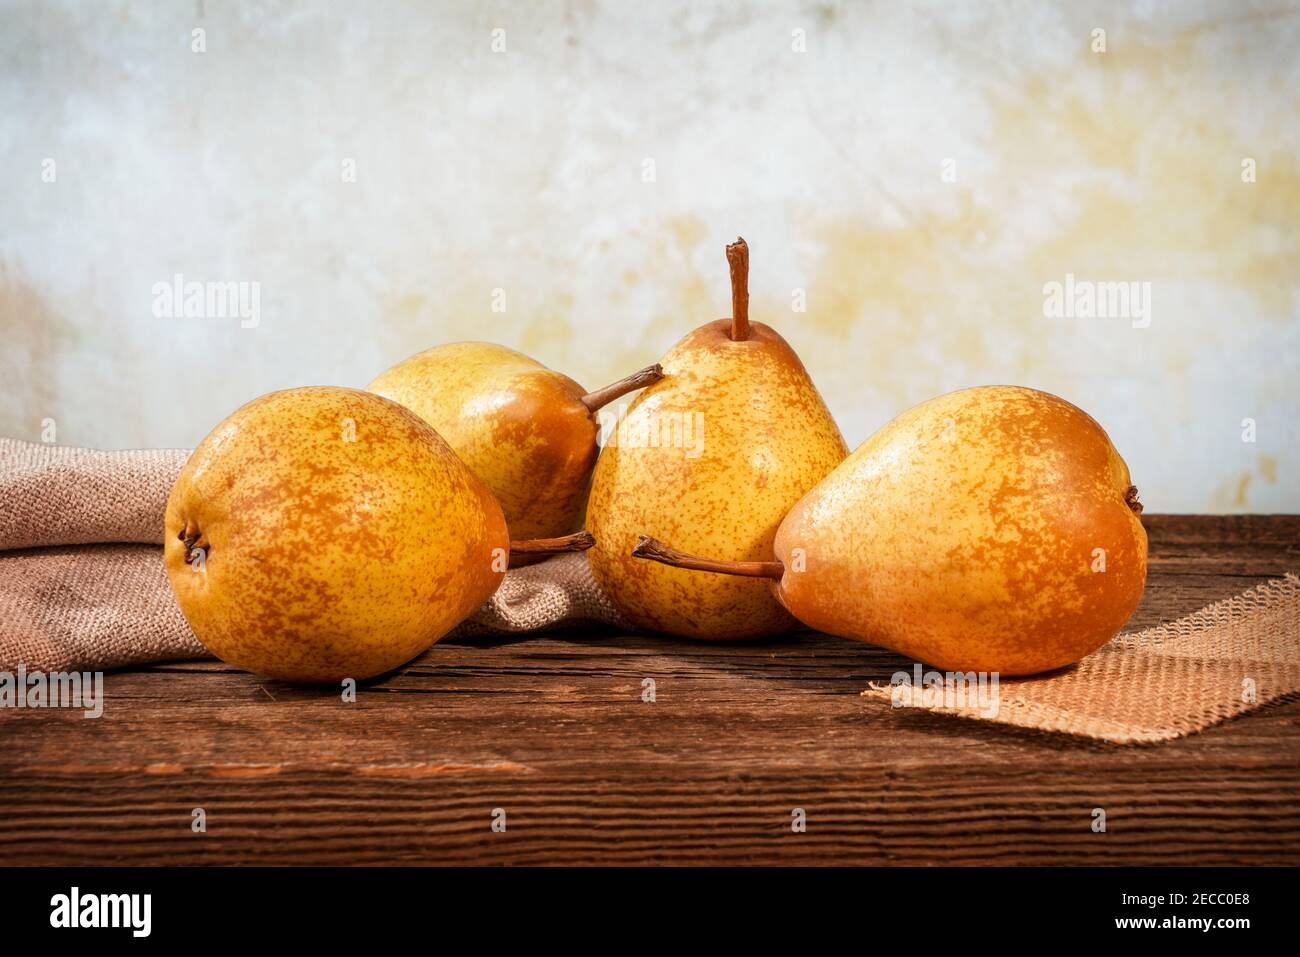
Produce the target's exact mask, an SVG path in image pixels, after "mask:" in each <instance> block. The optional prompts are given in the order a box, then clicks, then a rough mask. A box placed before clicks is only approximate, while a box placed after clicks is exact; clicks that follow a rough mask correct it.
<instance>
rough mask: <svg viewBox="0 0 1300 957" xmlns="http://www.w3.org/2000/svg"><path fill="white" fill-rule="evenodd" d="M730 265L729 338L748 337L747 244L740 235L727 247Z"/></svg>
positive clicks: (737, 339)
mask: <svg viewBox="0 0 1300 957" xmlns="http://www.w3.org/2000/svg"><path fill="white" fill-rule="evenodd" d="M727 265H729V266H730V267H731V340H732V342H744V341H745V340H746V339H748V338H749V246H747V245H746V244H745V240H744V239H742V238H741V237H740V236H737V237H736V241H735V242H734V243H732V244H731V245H730V246H728V247H727Z"/></svg>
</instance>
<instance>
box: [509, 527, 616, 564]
mask: <svg viewBox="0 0 1300 957" xmlns="http://www.w3.org/2000/svg"><path fill="white" fill-rule="evenodd" d="M595 544H596V539H595V536H593V535H592V534H591V532H588V531H586V530H583V531H581V532H574V533H573V534H572V535H561V536H560V537H559V538H530V539H528V540H527V541H522V542H511V543H510V555H511V557H512V558H513V557H514V556H515V555H558V554H560V553H561V552H585V551H586V550H587V549H589V548H591V546H593V545H595Z"/></svg>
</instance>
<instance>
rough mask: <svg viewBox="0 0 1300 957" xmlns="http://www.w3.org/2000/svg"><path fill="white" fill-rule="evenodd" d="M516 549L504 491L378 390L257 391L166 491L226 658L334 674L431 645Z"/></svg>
mask: <svg viewBox="0 0 1300 957" xmlns="http://www.w3.org/2000/svg"><path fill="white" fill-rule="evenodd" d="M572 538H573V539H580V537H579V536H573V537H572ZM515 544H517V545H518V546H519V547H520V549H521V551H525V552H530V553H532V552H536V551H538V550H539V546H540V550H545V549H546V548H548V547H549V548H551V549H565V550H567V549H568V548H569V547H582V544H581V541H577V542H575V541H569V542H567V543H565V542H561V543H557V542H554V541H552V542H543V543H536V542H531V543H515ZM512 547H514V545H512V543H511V542H510V540H509V535H508V533H507V530H506V522H505V518H504V516H503V515H502V513H501V507H500V506H499V505H498V504H497V502H496V499H495V498H493V496H492V493H491V492H490V491H488V489H487V487H486V486H485V485H484V484H483V483H482V482H481V481H479V479H478V478H477V477H475V475H474V474H473V473H472V472H471V471H470V470H469V469H468V468H466V467H465V465H464V464H463V463H462V462H461V461H460V459H459V458H457V456H456V453H455V452H453V451H452V449H451V447H450V446H449V445H447V443H446V442H444V441H443V440H442V439H441V438H440V437H439V436H438V434H437V433H436V432H435V431H434V430H433V429H432V428H431V427H430V426H429V425H428V424H427V423H426V422H424V421H423V420H422V419H420V418H419V417H417V416H416V415H415V414H414V413H412V412H410V411H408V410H407V409H404V408H403V407H402V406H400V405H398V404H396V403H394V402H390V401H388V400H387V399H384V398H381V397H379V396H377V395H373V394H371V393H369V392H361V391H359V390H355V389H339V388H329V387H312V388H302V389H290V390H288V391H285V392H273V393H271V394H269V395H265V396H262V397H261V398H258V399H254V400H253V401H252V402H249V403H248V404H247V405H245V406H243V407H242V408H240V409H239V410H237V411H236V412H235V413H234V414H232V415H231V416H230V417H229V418H227V419H226V420H225V421H224V422H222V423H221V424H220V425H218V426H217V427H216V429H214V430H213V432H212V433H211V434H210V435H209V436H208V437H207V438H206V439H204V440H203V441H202V442H201V443H200V444H199V446H198V447H197V448H196V449H195V450H194V452H193V454H192V455H191V456H190V459H189V461H188V462H187V463H186V464H185V467H184V468H183V469H182V470H181V473H180V475H179V476H178V478H177V480H176V484H175V486H174V487H173V488H172V492H171V496H170V498H169V499H168V502H167V511H166V537H165V540H164V549H163V551H164V562H165V565H166V569H167V576H168V578H169V580H170V581H171V585H172V590H173V591H174V592H175V594H176V600H177V603H178V604H179V605H180V608H181V611H182V612H183V613H184V615H185V618H186V620H187V621H188V622H189V624H190V627H191V628H192V629H193V630H194V633H195V635H196V636H197V637H198V639H199V640H200V641H201V642H202V643H203V645H204V646H205V647H206V648H207V649H208V650H209V651H211V652H212V653H213V654H214V655H216V656H217V657H218V658H221V659H223V660H224V661H227V662H229V663H231V664H233V665H236V666H238V667H240V668H244V669H246V670H248V671H252V672H256V673H258V674H262V675H267V676H269V677H272V678H282V679H285V680H289V681H301V682H326V681H328V682H337V681H340V680H342V679H344V678H354V679H362V678H368V677H371V676H373V675H377V674H380V673H382V672H385V671H388V670H390V669H392V668H394V667H396V666H397V665H400V664H402V663H403V662H405V661H408V660H409V659H411V658H413V657H414V656H415V655H417V654H419V653H420V652H422V651H424V650H425V649H426V648H428V647H429V646H430V645H431V644H433V643H434V642H435V641H437V640H438V639H439V638H440V637H442V636H443V635H444V634H446V632H447V631H448V630H449V629H451V628H452V627H453V626H454V625H456V624H457V623H458V622H460V621H461V620H462V619H463V618H465V617H466V616H467V615H468V614H469V613H470V612H472V611H473V610H474V609H476V608H477V607H479V606H480V605H481V604H483V602H485V601H486V600H487V599H488V598H489V597H491V595H492V593H493V592H494V591H495V590H496V588H497V586H498V585H499V584H500V582H501V580H502V577H503V574H504V572H505V570H506V567H507V566H508V564H509V561H510V551H511V548H512Z"/></svg>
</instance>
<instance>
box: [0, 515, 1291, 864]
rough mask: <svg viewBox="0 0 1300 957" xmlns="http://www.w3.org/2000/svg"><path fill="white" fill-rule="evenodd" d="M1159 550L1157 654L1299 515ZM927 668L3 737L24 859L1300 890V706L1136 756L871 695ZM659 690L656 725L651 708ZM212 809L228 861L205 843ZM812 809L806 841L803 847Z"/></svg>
mask: <svg viewBox="0 0 1300 957" xmlns="http://www.w3.org/2000/svg"><path fill="white" fill-rule="evenodd" d="M1147 527H1148V530H1149V532H1150V536H1151V576H1150V583H1149V584H1148V586H1147V592H1146V597H1145V599H1144V601H1143V603H1142V606H1141V608H1140V609H1139V611H1138V613H1137V615H1136V616H1135V618H1134V620H1133V622H1132V623H1131V625H1130V627H1140V626H1146V625H1150V624H1153V623H1156V622H1159V621H1162V620H1166V619H1170V618H1175V617H1178V616H1181V615H1183V614H1186V613H1187V612H1190V611H1194V610H1196V609H1197V608H1200V607H1202V606H1203V605H1205V604H1207V603H1209V602H1211V601H1214V600H1216V599H1219V598H1224V597H1227V596H1229V595H1233V594H1236V593H1238V592H1240V591H1243V590H1244V589H1246V588H1248V587H1250V586H1252V585H1254V584H1257V583H1258V582H1261V581H1263V580H1265V579H1266V578H1270V577H1274V576H1276V575H1278V574H1280V573H1282V572H1284V571H1291V570H1297V569H1300V516H1271V517H1262V516H1260V517H1256V516H1249V517H1192V516H1148V517H1147ZM901 662H902V659H900V658H897V657H896V656H894V655H891V654H889V653H887V652H884V651H880V650H877V649H874V648H870V647H866V646H863V645H860V644H856V643H853V642H849V641H844V640H840V639H836V638H830V637H825V636H820V635H804V636H799V637H796V638H792V639H788V640H784V641H779V642H771V643H765V644H740V645H706V644H695V643H689V642H684V641H674V640H669V639H665V638H661V637H651V636H643V635H622V634H610V633H608V632H587V633H573V634H563V635H551V636H547V637H542V638H530V639H522V638H521V639H509V640H494V641H483V642H474V643H458V644H453V643H447V644H440V645H436V646H434V648H433V649H432V651H431V652H429V653H428V654H426V655H424V656H423V657H422V658H420V659H419V660H418V661H416V662H415V663H414V664H412V665H410V666H408V667H407V668H405V669H403V670H402V671H401V673H400V674H396V675H393V676H391V677H388V678H386V679H384V680H381V681H377V682H374V683H371V684H368V685H363V686H362V688H361V690H360V693H359V695H358V697H357V701H356V702H355V703H353V704H345V703H343V702H342V701H341V700H340V696H339V695H338V694H337V693H327V692H324V691H321V690H314V689H305V688H297V687H293V686H291V685H285V684H279V683H275V682H266V681H263V680H260V679H257V678H254V677H252V676H250V675H247V674H243V673H241V672H238V671H236V670H234V669H231V668H229V667H226V666H224V665H222V664H220V663H217V662H199V663H191V664H177V665H166V666H160V667H155V668H150V669H148V670H144V671H134V672H122V673H116V674H111V675H109V676H108V678H107V693H106V707H105V711H104V714H103V717H102V718H100V719H98V720H85V719H84V718H82V716H81V714H80V713H79V712H70V711H59V710H49V711H33V710H28V711H22V710H12V709H7V710H6V711H5V712H4V713H0V742H2V744H0V854H2V855H3V859H4V861H5V862H6V863H10V864H23V863H30V864H146V863H166V864H191V863H206V864H279V863H303V864H338V863H367V864H385V863H402V864H405V863H437V864H442V863H558V864H569V863H637V864H640V863H769V864H775V863H787V864H848V863H853V864H938V863H953V864H981V863H1016V864H1031V863H1032V864H1049V863H1050V864H1101V863H1125V864H1296V863H1300V800H1298V798H1300V701H1292V702H1289V703H1284V704H1279V705H1274V706H1271V707H1266V708H1263V709H1261V710H1259V711H1257V712H1255V713H1253V714H1250V715H1247V716H1245V717H1242V718H1239V719H1237V720H1235V721H1230V722H1228V723H1226V724H1223V725H1219V726H1218V727H1216V728H1212V729H1210V730H1208V731H1206V732H1204V733H1202V734H1199V735H1194V736H1192V737H1190V738H1186V739H1183V740H1180V741H1175V742H1171V743H1168V744H1163V745H1157V746H1148V747H1118V746H1113V745H1105V744H1097V743H1090V742H1086V741H1079V740H1073V739H1067V738H1062V737H1060V736H1053V735H1048V734H1043V733H1038V732H1028V731H1018V730H1015V729H1009V728H1002V727H995V726H988V725H984V724H979V723H973V722H966V721H961V720H957V719H952V718H945V717H940V716H934V715H926V714H920V713H916V712H907V711H904V712H898V711H893V710H891V709H890V708H889V707H888V705H887V704H882V703H878V702H874V701H869V700H867V699H864V698H862V697H861V696H860V694H859V692H861V690H862V689H863V688H864V687H865V686H866V684H867V682H869V681H888V679H889V676H890V675H891V674H892V673H893V672H894V671H895V670H896V668H897V667H898V666H899V665H900V663H901ZM646 678H653V679H654V681H655V683H656V699H657V700H656V701H655V702H654V703H646V702H643V701H642V687H643V685H642V682H643V680H644V679H646ZM200 807H201V808H203V809H204V812H205V814H206V824H207V830H206V833H196V832H195V831H194V830H193V828H192V821H193V816H192V812H193V810H194V809H195V808H200ZM796 807H799V808H803V809H805V811H806V814H807V830H806V832H805V833H794V832H793V831H792V830H791V827H790V822H791V811H792V809H793V808H796ZM1095 807H1104V808H1106V810H1107V831H1106V833H1104V834H1097V833H1094V832H1093V831H1092V828H1091V823H1092V809H1093V808H1095ZM495 809H502V810H503V811H504V813H505V824H506V828H505V830H504V831H494V830H493V827H492V824H493V821H494V811H495ZM496 819H497V820H500V815H499V814H498V815H497V816H496Z"/></svg>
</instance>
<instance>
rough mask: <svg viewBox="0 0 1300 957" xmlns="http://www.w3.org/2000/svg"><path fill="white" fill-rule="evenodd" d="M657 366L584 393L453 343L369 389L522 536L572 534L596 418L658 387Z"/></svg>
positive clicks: (500, 350)
mask: <svg viewBox="0 0 1300 957" xmlns="http://www.w3.org/2000/svg"><path fill="white" fill-rule="evenodd" d="M660 377H661V374H660V371H659V367H658V366H650V367H649V368H646V369H642V370H641V371H639V372H636V373H634V374H633V375H630V376H628V377H627V378H625V379H620V380H619V381H618V382H616V383H614V384H613V385H610V386H606V387H605V388H603V389H599V390H597V391H595V392H587V390H585V389H584V388H583V387H582V386H580V385H578V383H576V382H574V381H573V380H572V379H570V378H569V377H568V376H565V375H561V374H560V373H558V372H555V371H553V370H551V369H548V368H546V366H544V365H542V364H541V363H540V362H537V361H536V360H534V359H530V358H529V357H528V356H526V355H523V354H522V353H519V352H516V351H515V350H513V349H507V348H506V347H505V346H499V345H494V344H493V343H489V342H455V343H451V344H449V345H443V346H438V347H436V348H433V349H428V350H426V351H424V352H421V353H419V354H417V355H414V356H412V357H411V358H409V359H407V360H405V361H404V362H400V363H398V364H397V365H395V366H393V368H391V369H389V370H388V371H387V372H385V373H383V374H382V375H381V376H379V378H377V379H375V381H374V382H372V383H370V385H369V386H367V388H368V389H369V390H370V391H371V392H375V393H378V394H379V395H382V396H384V397H385V398H388V399H392V400H393V401H394V402H398V403H400V404H401V405H404V406H406V407H407V408H408V409H410V410H411V411H412V412H414V413H415V414H416V415H418V416H420V418H422V419H424V420H425V421H426V422H428V423H429V424H430V425H432V426H433V427H434V429H435V430H436V431H437V432H438V434H439V435H441V436H442V437H443V438H444V439H446V441H447V442H448V444H450V445H451V447H452V448H453V449H455V450H456V454H457V455H459V456H460V457H461V460H462V461H463V462H464V463H465V464H466V465H468V466H469V467H470V469H471V470H472V471H473V472H474V474H475V475H477V476H478V477H479V478H480V479H482V480H483V481H484V482H485V483H486V484H487V486H488V488H490V489H491V490H492V493H493V494H494V495H495V496H496V498H497V501H498V502H500V503H501V508H502V510H503V511H504V512H505V516H506V522H507V523H508V524H509V526H510V531H511V532H512V534H514V535H516V536H517V537H519V538H537V537H542V536H558V535H564V534H566V533H568V532H572V531H573V530H575V529H577V528H578V527H579V526H580V524H581V521H582V511H583V507H584V505H585V504H586V496H587V486H588V483H589V481H590V479H591V470H592V467H593V466H594V465H595V464H596V456H597V454H598V452H599V449H598V447H597V444H596V438H597V432H598V428H597V423H596V413H597V412H598V411H599V410H600V409H601V408H602V407H603V406H604V405H606V404H607V403H609V402H612V401H613V400H615V399H617V398H619V397H620V396H623V395H626V394H627V393H629V392H631V391H633V390H635V389H639V388H641V387H642V386H645V385H648V384H650V383H652V382H656V381H658V379H659V378H660Z"/></svg>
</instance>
